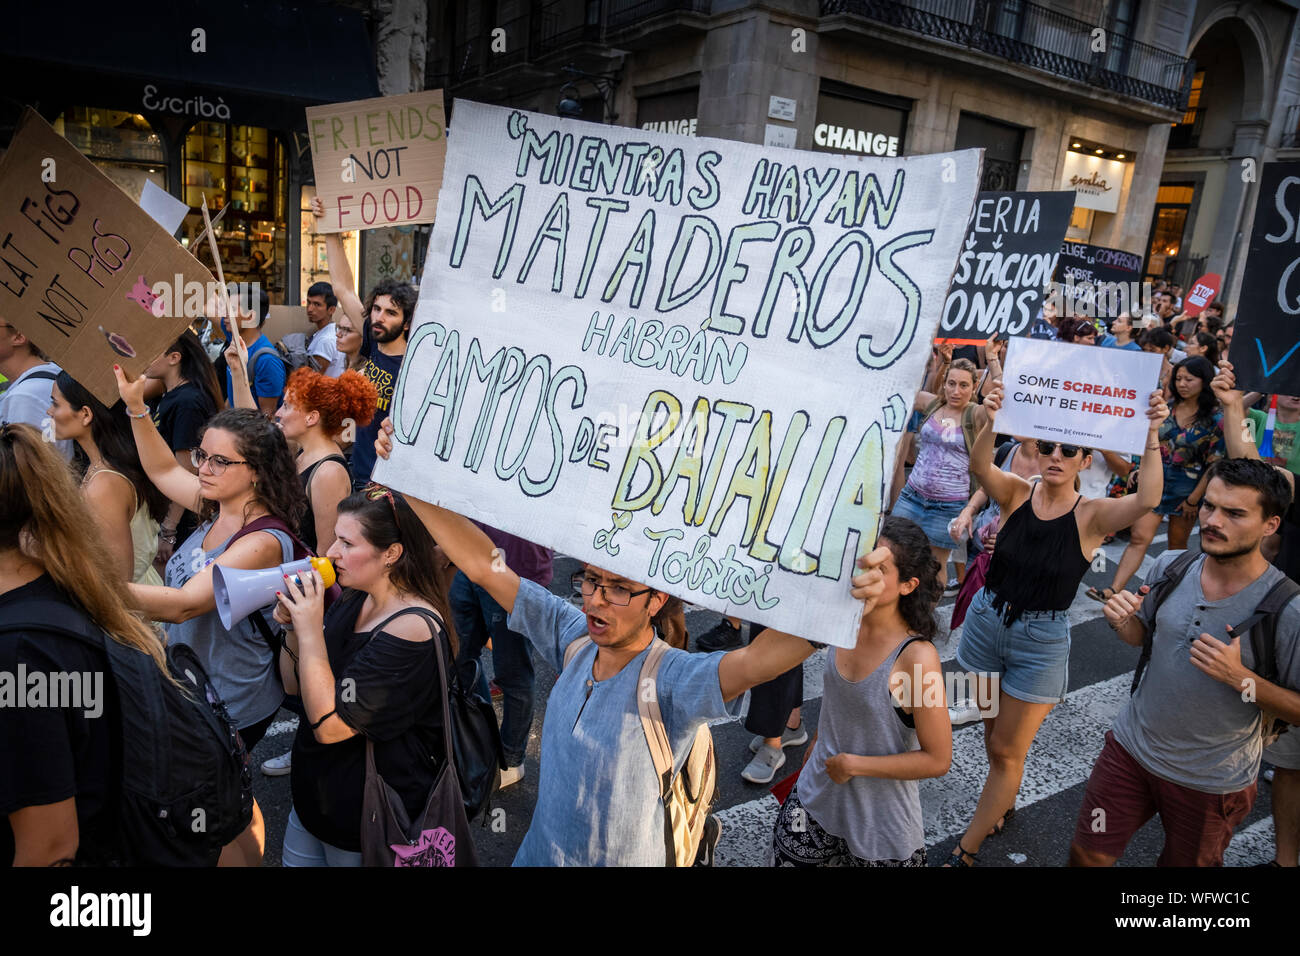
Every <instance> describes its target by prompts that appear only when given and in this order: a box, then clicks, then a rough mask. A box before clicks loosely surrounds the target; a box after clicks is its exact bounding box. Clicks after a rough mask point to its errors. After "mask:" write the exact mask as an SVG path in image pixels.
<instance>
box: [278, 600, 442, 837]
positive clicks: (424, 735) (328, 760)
mask: <svg viewBox="0 0 1300 956" xmlns="http://www.w3.org/2000/svg"><path fill="white" fill-rule="evenodd" d="M365 599H366V595H365V592H363V591H347V592H345V593H344V595H343V597H342V598H340V599H339V600H338V601H336V602H335V603H334V604H333V605H332V606H331V607H330V609H329V610H328V611H327V612H326V614H325V648H326V653H327V654H328V655H329V662H330V669H331V670H332V671H333V673H334V686H335V693H334V705H333V706H334V707H335V708H336V710H337V714H338V717H339V719H340V720H342V721H343V722H344V723H345V724H347V725H348V726H349V727H352V728H353V729H355V730H356V731H357V734H356V735H355V736H353V737H349V738H348V739H347V740H340V741H338V742H336V743H332V744H323V743H320V742H319V741H318V740H317V739H316V737H315V734H313V733H312V730H311V728H310V726H309V724H310V721H308V720H306V719H305V718H304V719H302V720H299V722H298V734H297V736H296V737H295V738H294V741H293V770H292V771H291V774H292V775H291V777H290V789H291V790H292V792H293V807H294V810H295V811H297V814H298V819H299V820H301V821H302V825H303V826H304V827H306V829H307V832H309V833H310V834H311V835H312V836H314V837H316V838H317V839H318V840H321V841H323V842H325V843H328V844H330V845H331V846H335V847H338V848H339V849H340V850H349V851H352V852H354V853H355V852H359V851H360V850H361V799H362V794H363V790H364V788H365V782H366V738H367V737H369V738H370V740H371V741H372V742H373V743H374V746H375V768H376V769H377V770H378V771H379V775H380V776H381V777H383V778H384V781H385V782H386V783H388V784H389V785H390V786H392V788H393V789H394V790H396V791H397V793H398V794H399V795H400V796H401V798H402V803H403V804H404V805H405V807H406V812H407V814H408V815H409V817H410V818H411V819H415V818H416V817H417V816H418V815H419V814H420V813H421V812H422V811H423V810H424V805H425V803H426V802H427V801H428V797H429V790H430V788H431V787H432V786H433V781H434V777H435V776H436V775H437V772H438V771H439V770H440V769H441V768H442V761H443V759H444V754H443V746H442V697H441V688H442V681H441V679H440V678H439V675H438V661H437V659H436V658H435V656H434V645H433V641H422V642H419V643H416V642H414V641H406V640H403V639H402V638H400V637H395V636H393V635H392V634H389V633H387V632H386V631H385V630H384V629H383V628H384V624H386V623H387V621H384V622H382V623H381V624H380V625H379V626H378V627H376V628H375V630H373V631H363V632H361V633H357V632H356V631H355V630H354V628H355V626H356V621H357V615H358V614H360V613H361V606H362V604H363V602H364V601H365ZM389 620H391V618H390V619H389ZM434 640H438V641H441V642H442V650H443V655H444V660H445V661H446V662H447V666H448V667H451V666H452V661H453V658H452V654H451V647H450V646H449V644H448V642H447V638H446V634H445V632H443V633H441V634H439V635H438V636H437V637H435V638H434Z"/></svg>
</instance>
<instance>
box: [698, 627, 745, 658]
mask: <svg viewBox="0 0 1300 956" xmlns="http://www.w3.org/2000/svg"><path fill="white" fill-rule="evenodd" d="M743 643H744V641H742V640H741V637H740V628H738V627H732V626H731V625H730V624H728V623H727V622H726V620H725V619H724V620H721V621H719V622H718V623H717V624H715V625H714V626H713V627H712V628H710V629H709V630H707V631H705V632H704V633H703V634H701V635H700V636H699V637H697V638H696V639H695V649H696V650H697V651H705V652H710V651H729V650H731V649H733V648H736V647H740V646H741V645H742V644H743Z"/></svg>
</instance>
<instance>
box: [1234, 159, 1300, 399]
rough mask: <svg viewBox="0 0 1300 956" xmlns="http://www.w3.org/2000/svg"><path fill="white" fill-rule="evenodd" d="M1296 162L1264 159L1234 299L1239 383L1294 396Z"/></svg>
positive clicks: (1298, 385)
mask: <svg viewBox="0 0 1300 956" xmlns="http://www.w3.org/2000/svg"><path fill="white" fill-rule="evenodd" d="M1298 223H1300V163H1267V164H1265V166H1264V168H1263V173H1262V175H1261V177H1260V183H1259V198H1258V199H1257V200H1256V202H1255V224H1254V226H1253V227H1252V228H1251V231H1250V252H1249V254H1248V256H1247V258H1246V272H1245V274H1244V275H1243V276H1242V280H1241V293H1240V295H1239V297H1238V301H1237V323H1236V325H1237V332H1236V334H1235V335H1234V336H1233V339H1232V365H1233V370H1234V371H1235V372H1236V375H1237V384H1238V386H1239V387H1241V388H1244V389H1247V390H1250V391H1259V392H1264V393H1265V394H1268V393H1270V392H1271V393H1276V394H1280V395H1300V354H1298V353H1300V326H1298V325H1297V323H1296V317H1297V316H1300V225H1298Z"/></svg>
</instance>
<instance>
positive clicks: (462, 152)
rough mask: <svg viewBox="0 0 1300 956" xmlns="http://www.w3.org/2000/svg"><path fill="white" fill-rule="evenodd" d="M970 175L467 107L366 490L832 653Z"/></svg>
mask: <svg viewBox="0 0 1300 956" xmlns="http://www.w3.org/2000/svg"><path fill="white" fill-rule="evenodd" d="M979 171H980V154H979V152H978V151H976V150H967V151H963V152H959V153H951V154H947V155H936V156H918V157H911V158H907V159H876V158H865V157H851V156H840V155H828V154H819V153H805V152H796V151H781V152H779V153H774V152H773V151H771V150H766V149H764V148H762V147H761V146H757V145H753V144H747V143H735V142H727V141H722V140H713V139H704V138H698V139H697V138H688V137H673V136H667V135H662V134H655V133H651V132H648V131H645V130H635V129H624V128H621V127H609V126H599V125H595V124H589V123H582V122H577V121H573V120H565V119H558V118H556V117H551V116H542V115H538V114H533V113H525V112H520V111H512V110H507V109H501V108H497V107H490V106H483V105H480V104H477V103H470V102H465V101H461V102H460V103H459V104H458V105H457V108H456V128H455V132H454V134H453V135H452V136H451V137H450V139H449V148H448V153H447V166H446V175H445V178H444V188H443V191H442V197H441V200H440V202H439V207H438V217H437V221H436V225H435V227H434V232H433V238H432V240H431V243H430V247H429V255H428V260H427V262H426V265H425V270H424V279H423V283H422V288H421V294H420V301H419V305H418V306H417V309H416V313H415V322H414V325H413V327H412V332H411V337H410V340H409V345H408V350H407V353H406V360H405V363H404V365H403V368H402V373H401V377H400V378H399V380H398V383H397V387H396V391H395V394H394V398H393V406H392V417H393V421H394V424H395V426H396V438H397V442H398V446H397V448H396V449H395V451H394V454H393V457H392V459H391V460H390V461H389V462H387V463H385V462H382V461H381V462H380V463H379V464H378V465H377V467H376V469H375V473H374V475H375V478H376V480H379V481H383V482H386V483H389V484H391V485H392V486H393V487H395V488H397V489H399V490H401V491H406V492H410V493H411V494H413V495H416V496H419V497H424V498H428V499H429V500H432V501H435V502H436V503H438V504H441V505H443V506H445V507H448V508H450V509H452V510H455V511H459V512H461V513H463V514H467V515H470V516H472V517H476V518H480V519H482V520H483V521H485V522H487V523H488V524H491V525H494V526H495V527H498V528H502V529H504V530H506V531H510V532H513V533H514V534H517V535H520V536H522V537H524V538H527V539H529V540H532V541H536V542H539V543H541V544H545V545H549V546H551V547H553V548H556V549H559V550H561V551H563V552H565V553H568V554H572V555H574V556H577V557H580V558H582V559H584V560H587V561H590V562H592V563H593V564H595V565H597V566H599V567H602V568H606V569H608V570H611V571H614V572H616V573H618V574H621V575H624V576H625V577H627V578H629V579H631V580H633V581H639V582H644V583H645V584H647V585H651V586H653V587H656V588H660V589H663V590H666V591H668V592H670V593H673V594H676V595H678V596H680V597H683V598H685V599H687V600H689V601H692V602H694V603H697V604H700V605H703V606H706V607H709V608H712V609H714V610H718V611H725V612H728V613H735V614H738V615H740V616H742V617H744V618H746V619H749V620H752V621H758V622H761V623H766V624H770V625H772V626H773V627H777V628H781V629H784V630H788V631H791V632H793V633H796V634H800V635H803V636H807V637H809V638H811V639H815V640H822V641H829V642H834V643H836V644H841V645H848V644H851V643H852V642H853V640H854V635H855V628H856V622H857V618H858V614H859V612H860V609H861V607H860V605H859V604H857V603H856V602H854V601H853V599H852V598H851V596H850V594H849V578H850V577H851V576H852V575H853V574H854V573H855V571H854V568H853V565H854V561H855V558H856V557H857V556H858V555H860V554H863V553H865V552H866V551H868V550H869V549H870V547H871V546H872V544H873V543H874V540H875V534H876V527H877V523H878V520H879V516H880V512H881V510H882V507H883V497H884V494H885V490H886V488H887V480H888V476H889V475H890V473H891V465H892V460H893V456H894V451H895V446H896V445H897V442H898V438H899V436H900V435H901V434H902V432H903V429H904V428H905V427H906V423H907V419H908V417H909V415H910V413H911V409H912V401H913V396H914V395H915V392H916V389H917V387H918V384H919V382H920V380H921V374H922V369H923V366H924V364H925V361H926V358H927V357H928V355H929V352H930V343H931V340H932V339H933V337H934V332H935V329H936V327H937V325H938V320H939V314H940V311H941V309H942V307H943V302H944V296H945V294H946V292H947V289H948V283H949V280H950V279H951V276H952V271H953V265H954V263H955V262H956V258H957V251H958V248H959V246H960V244H961V242H962V239H963V237H964V235H965V230H966V223H967V221H968V220H969V218H970V212H971V207H972V204H973V202H974V199H975V193H976V189H977V183H978V179H979Z"/></svg>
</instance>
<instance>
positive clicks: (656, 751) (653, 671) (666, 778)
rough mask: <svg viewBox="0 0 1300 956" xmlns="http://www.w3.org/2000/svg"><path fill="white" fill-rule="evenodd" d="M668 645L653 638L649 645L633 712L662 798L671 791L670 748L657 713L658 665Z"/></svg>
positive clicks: (671, 765) (671, 748)
mask: <svg viewBox="0 0 1300 956" xmlns="http://www.w3.org/2000/svg"><path fill="white" fill-rule="evenodd" d="M667 651H668V645H667V644H665V643H664V642H663V641H661V640H660V639H659V638H657V637H656V638H655V639H654V640H653V641H651V642H650V653H649V654H647V655H646V659H645V662H644V663H642V665H641V676H640V677H639V678H638V680H637V695H636V709H637V712H638V713H639V714H640V715H641V728H642V730H644V731H645V739H646V743H648V744H649V745H650V756H651V758H652V759H653V760H654V765H655V776H656V777H658V778H659V791H660V795H661V796H663V797H664V798H665V799H666V798H667V796H668V794H669V792H670V791H671V789H672V780H673V747H672V742H671V741H669V739H668V729H667V728H666V727H665V726H664V719H663V714H662V713H661V712H660V710H659V681H658V678H659V665H660V664H662V663H663V659H664V654H665V653H667Z"/></svg>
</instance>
